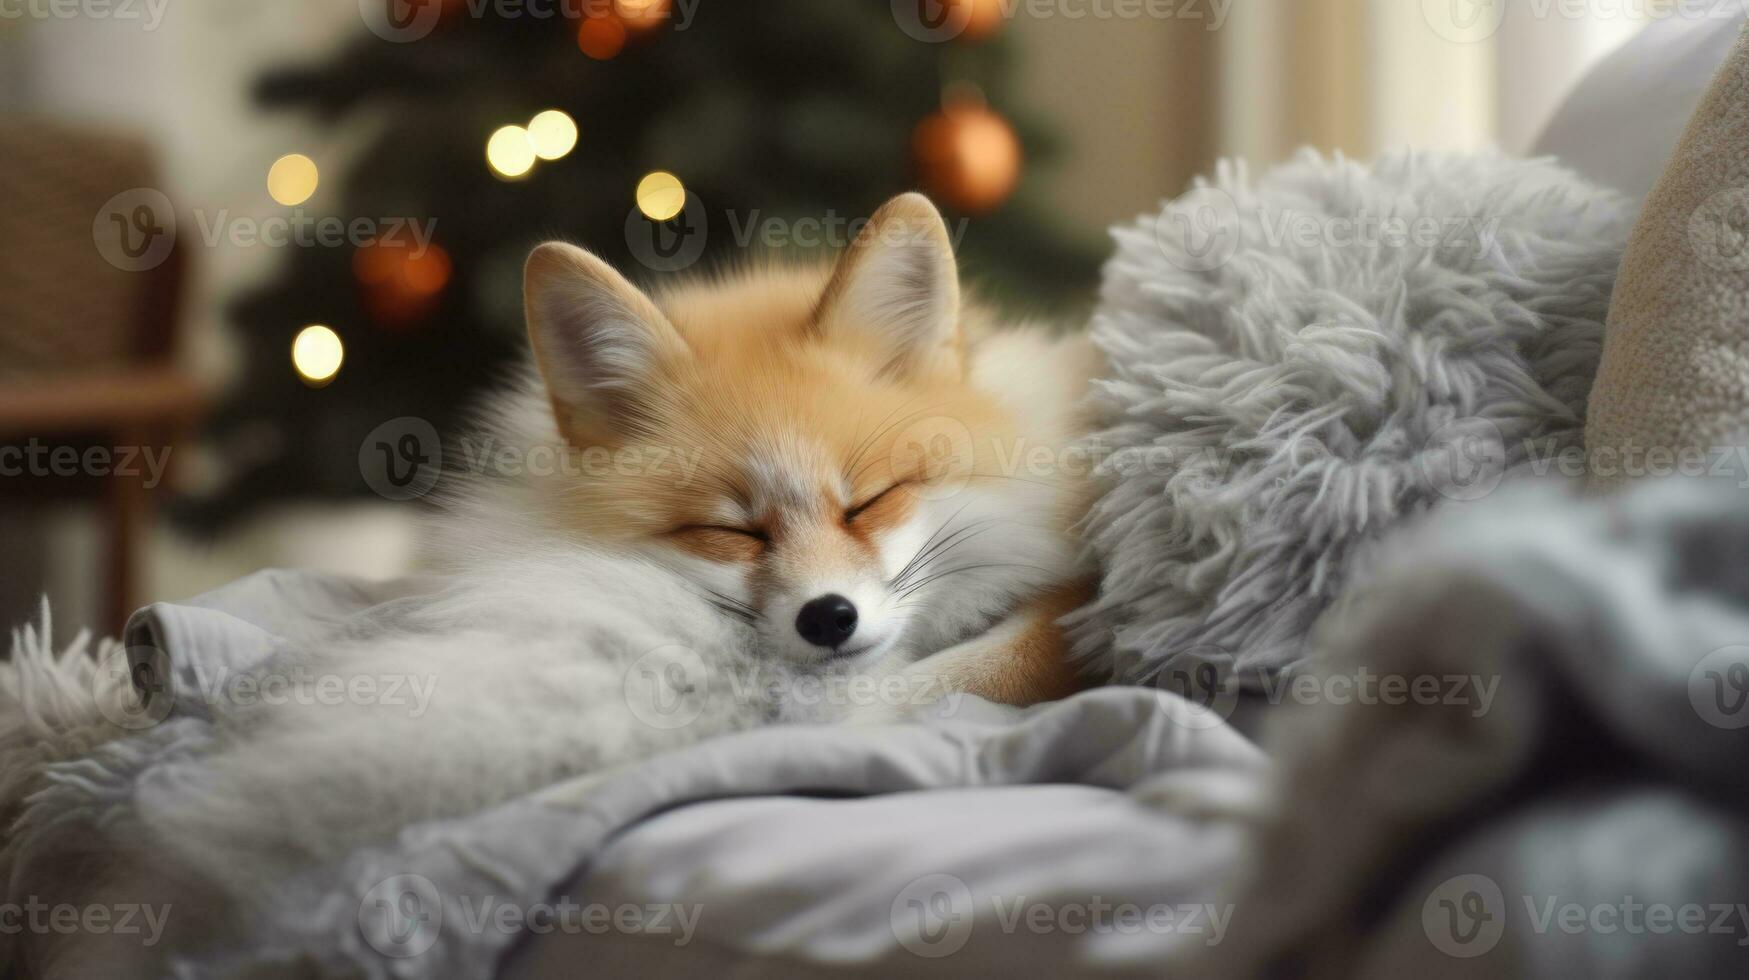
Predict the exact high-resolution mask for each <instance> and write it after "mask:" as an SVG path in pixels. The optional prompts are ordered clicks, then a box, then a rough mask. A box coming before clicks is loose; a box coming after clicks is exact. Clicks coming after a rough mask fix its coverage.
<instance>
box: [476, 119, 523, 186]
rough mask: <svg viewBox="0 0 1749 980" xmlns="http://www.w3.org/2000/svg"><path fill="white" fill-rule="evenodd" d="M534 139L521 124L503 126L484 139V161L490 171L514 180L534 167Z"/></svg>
mask: <svg viewBox="0 0 1749 980" xmlns="http://www.w3.org/2000/svg"><path fill="white" fill-rule="evenodd" d="M534 161H535V150H534V140H533V139H531V138H530V137H529V135H528V130H526V129H523V128H522V127H521V126H505V127H504V128H503V129H500V130H498V131H497V132H495V133H493V134H492V138H491V139H489V140H487V141H486V162H487V163H488V164H490V165H491V167H492V172H493V173H495V174H497V175H498V176H500V177H503V178H504V179H506V180H515V179H517V178H519V177H522V176H525V175H526V174H527V173H528V172H529V171H530V170H533V169H534Z"/></svg>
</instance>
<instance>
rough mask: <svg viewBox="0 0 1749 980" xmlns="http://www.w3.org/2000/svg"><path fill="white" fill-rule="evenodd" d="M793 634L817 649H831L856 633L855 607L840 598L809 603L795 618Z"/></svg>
mask: <svg viewBox="0 0 1749 980" xmlns="http://www.w3.org/2000/svg"><path fill="white" fill-rule="evenodd" d="M796 632H797V633H800V634H802V639H804V640H807V641H808V642H809V643H812V644H813V645H815V646H817V647H835V646H837V645H839V644H840V643H843V642H844V641H845V640H848V639H850V635H851V634H852V633H855V632H856V607H855V606H853V605H851V604H850V600H849V599H846V598H844V597H843V596H841V595H823V596H821V597H819V598H818V599H810V600H808V602H807V604H806V605H804V606H802V611H801V613H800V614H799V615H797V616H796Z"/></svg>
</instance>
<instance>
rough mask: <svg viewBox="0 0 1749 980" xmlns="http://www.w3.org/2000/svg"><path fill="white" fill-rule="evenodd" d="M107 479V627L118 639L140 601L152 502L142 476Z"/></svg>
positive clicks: (105, 624)
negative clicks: (142, 548) (143, 542)
mask: <svg viewBox="0 0 1749 980" xmlns="http://www.w3.org/2000/svg"><path fill="white" fill-rule="evenodd" d="M134 444H136V445H138V444H143V443H139V442H138V441H137V440H136V442H135V443H134ZM108 480H109V484H108V500H107V502H106V509H107V510H108V511H109V515H108V516H109V519H108V521H107V524H108V527H107V530H108V534H109V540H108V542H107V548H106V549H105V550H106V551H107V553H108V562H107V567H106V569H105V576H104V577H105V579H106V582H105V588H104V628H105V629H106V630H108V632H109V635H111V636H114V637H117V638H119V637H120V636H121V634H122V628H123V627H125V626H126V625H127V621H128V617H129V616H131V615H133V612H134V609H135V608H136V604H137V602H138V591H137V589H138V586H137V580H138V567H137V564H138V562H139V552H140V547H139V545H140V536H141V535H142V534H144V533H145V531H146V529H147V528H148V527H149V526H150V521H149V520H148V517H149V515H150V511H151V501H150V500H149V499H148V494H149V493H150V491H148V490H147V489H146V487H145V483H144V477H142V476H139V475H130V476H122V475H120V474H110V476H109V477H108Z"/></svg>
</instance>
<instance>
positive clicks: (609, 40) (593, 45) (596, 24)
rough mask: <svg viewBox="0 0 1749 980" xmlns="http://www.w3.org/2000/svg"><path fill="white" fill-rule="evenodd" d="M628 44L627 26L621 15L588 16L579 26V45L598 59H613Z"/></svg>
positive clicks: (585, 52)
mask: <svg viewBox="0 0 1749 980" xmlns="http://www.w3.org/2000/svg"><path fill="white" fill-rule="evenodd" d="M625 46H626V27H625V24H624V23H623V22H621V21H620V19H619V17H618V16H616V15H613V14H609V15H607V16H605V17H588V18H585V19H584V21H583V26H581V27H579V28H577V47H579V48H582V49H583V53H584V54H586V55H588V56H589V57H591V58H594V59H595V60H596V61H611V60H613V58H614V57H615V56H617V55H618V54H619V53H620V51H621V50H622V49H623V48H624V47H625Z"/></svg>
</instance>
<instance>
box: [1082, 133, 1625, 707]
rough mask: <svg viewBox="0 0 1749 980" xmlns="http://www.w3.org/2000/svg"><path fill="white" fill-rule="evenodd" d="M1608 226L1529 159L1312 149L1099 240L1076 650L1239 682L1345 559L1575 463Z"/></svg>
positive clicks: (1600, 206)
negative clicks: (1521, 477)
mask: <svg viewBox="0 0 1749 980" xmlns="http://www.w3.org/2000/svg"><path fill="white" fill-rule="evenodd" d="M1630 214H1631V207H1630V205H1629V203H1628V202H1627V201H1626V200H1625V199H1623V198H1621V197H1620V196H1619V195H1616V194H1615V193H1613V192H1610V191H1605V190H1602V189H1600V188H1598V187H1596V186H1593V185H1591V184H1589V183H1587V182H1585V181H1584V180H1582V179H1580V178H1578V177H1576V176H1574V175H1572V174H1571V173H1569V172H1567V171H1565V170H1563V169H1561V168H1559V167H1557V166H1556V165H1554V164H1553V163H1552V162H1549V161H1517V160H1510V159H1507V158H1505V157H1502V156H1498V155H1493V154H1481V155H1472V154H1464V155H1420V154H1412V153H1404V154H1398V155H1392V156H1387V157H1385V158H1383V159H1382V160H1380V161H1379V162H1378V163H1376V164H1373V165H1370V166H1369V165H1365V164H1360V163H1356V162H1353V161H1350V160H1345V159H1342V158H1340V157H1338V158H1336V159H1325V158H1323V157H1320V156H1318V155H1316V154H1314V153H1311V152H1309V151H1308V152H1306V153H1305V154H1303V155H1302V156H1300V157H1299V158H1298V159H1297V160H1295V161H1294V162H1292V163H1289V164H1286V165H1284V166H1282V167H1279V168H1277V169H1275V170H1272V171H1271V172H1270V173H1269V174H1268V175H1266V176H1265V177H1264V178H1263V179H1261V180H1259V181H1256V182H1253V181H1252V180H1250V179H1249V177H1248V176H1247V173H1246V170H1245V168H1244V166H1243V165H1240V164H1223V165H1222V166H1221V167H1220V169H1219V171H1218V174H1217V176H1216V178H1215V179H1214V180H1213V181H1212V182H1199V183H1198V184H1197V185H1196V187H1195V188H1194V189H1193V190H1191V191H1190V192H1189V193H1188V194H1186V195H1185V196H1184V197H1182V198H1180V199H1179V200H1177V201H1174V202H1172V203H1170V204H1168V205H1167V206H1166V208H1165V210H1164V211H1163V213H1161V214H1160V215H1159V216H1158V217H1152V218H1145V219H1142V220H1138V221H1137V222H1135V223H1134V224H1131V225H1128V226H1124V227H1120V228H1118V229H1117V230H1116V232H1115V237H1116V239H1117V244H1118V250H1117V254H1116V256H1115V257H1114V258H1113V259H1112V260H1111V261H1110V263H1109V264H1108V265H1107V267H1106V271H1105V283H1104V289H1103V293H1102V299H1101V304H1100V307H1099V309H1098V311H1097V313H1096V315H1095V317H1094V321H1093V335H1094V339H1095V341H1096V343H1097V344H1098V345H1099V346H1100V347H1101V348H1102V349H1103V351H1104V352H1105V353H1106V355H1108V357H1109V358H1110V361H1111V364H1112V371H1111V377H1110V378H1109V379H1108V380H1106V381H1105V382H1103V383H1102V384H1100V385H1099V386H1098V388H1097V394H1096V400H1097V404H1098V409H1099V411H1100V413H1101V423H1100V425H1101V428H1100V430H1099V431H1098V432H1097V434H1096V435H1095V436H1094V438H1093V445H1092V451H1093V452H1094V453H1095V454H1096V456H1097V458H1098V459H1100V460H1101V461H1102V462H1101V470H1102V474H1103V475H1104V476H1105V478H1106V486H1105V489H1104V490H1103V495H1102V496H1101V497H1100V499H1099V500H1098V501H1097V503H1096V504H1095V505H1094V507H1093V509H1092V512H1091V516H1090V518H1089V522H1088V537H1089V541H1090V545H1091V547H1092V549H1093V550H1094V551H1095V552H1096V554H1097V555H1098V557H1099V559H1100V561H1101V563H1102V567H1103V572H1104V580H1103V586H1102V588H1101V592H1100V596H1099V598H1098V600H1097V601H1096V602H1095V603H1094V604H1092V605H1090V606H1088V607H1086V608H1084V609H1083V610H1082V611H1081V612H1080V613H1078V614H1077V615H1076V617H1074V618H1073V619H1072V622H1073V624H1074V626H1075V631H1076V642H1077V647H1078V650H1079V652H1080V653H1081V654H1082V655H1084V656H1087V657H1089V658H1093V659H1095V660H1099V659H1100V658H1106V659H1105V660H1104V661H1103V663H1104V665H1105V666H1107V667H1108V668H1109V673H1110V674H1111V675H1112V676H1113V677H1114V679H1115V680H1117V681H1120V682H1128V683H1148V682H1157V683H1162V684H1165V685H1167V686H1171V685H1172V684H1174V683H1178V682H1181V681H1183V680H1184V679H1185V678H1187V677H1191V676H1193V675H1196V674H1197V672H1198V671H1199V670H1200V669H1202V668H1201V667H1200V665H1203V664H1209V663H1215V664H1219V665H1220V667H1221V669H1222V670H1235V671H1237V673H1238V675H1239V676H1240V677H1241V678H1242V679H1244V680H1246V681H1254V680H1256V679H1257V677H1258V676H1259V674H1260V673H1261V672H1267V671H1272V670H1275V669H1278V668H1281V667H1283V666H1286V665H1288V664H1291V663H1292V662H1294V661H1295V660H1296V659H1298V658H1300V657H1301V656H1302V653H1303V646H1304V640H1305V636H1306V634H1307V632H1308V630H1309V628H1310V627H1311V625H1312V623H1313V621H1314V620H1315V619H1316V618H1317V617H1318V615H1319V613H1320V612H1322V611H1323V610H1324V608H1325V607H1326V605H1327V604H1328V603H1329V602H1330V600H1331V599H1332V597H1334V596H1335V595H1336V594H1337V592H1338V591H1339V590H1340V589H1341V588H1342V585H1343V582H1344V579H1345V577H1346V569H1347V565H1348V563H1349V560H1350V557H1351V556H1352V555H1353V554H1354V553H1355V551H1356V549H1357V548H1359V547H1360V546H1361V545H1363V544H1364V543H1366V542H1368V541H1370V540H1373V539H1375V538H1376V537H1377V536H1378V535H1379V534H1380V533H1382V532H1384V531H1386V530H1388V529H1389V528H1391V527H1392V526H1393V525H1395V524H1397V523H1398V522H1399V521H1401V520H1402V519H1403V518H1404V517H1405V516H1407V515H1410V514H1412V513H1415V512H1418V511H1421V510H1424V509H1426V508H1428V507H1429V506H1431V505H1433V504H1435V503H1437V502H1439V501H1440V500H1442V499H1474V498H1476V497H1479V496H1482V495H1485V494H1486V493H1488V492H1490V491H1491V490H1492V488H1493V487H1494V486H1495V485H1497V484H1498V482H1499V481H1500V479H1501V477H1502V475H1503V473H1504V472H1505V471H1507V470H1510V469H1513V468H1515V467H1519V466H1521V465H1524V464H1527V463H1530V464H1537V463H1539V461H1540V462H1543V463H1546V462H1547V461H1548V460H1550V459H1551V458H1552V457H1553V456H1554V455H1556V454H1559V453H1560V452H1561V451H1562V450H1564V449H1567V448H1569V447H1576V446H1578V445H1579V443H1580V439H1581V433H1582V430H1583V427H1584V421H1585V420H1584V410H1585V401H1586V396H1587V393H1588V391H1589V390H1590V387H1591V381H1592V378H1593V377H1594V376H1595V374H1596V371H1597V361H1598V354H1599V350H1600V347H1601V344H1602V340H1603V323H1604V319H1605V316H1606V314H1607V312H1608V306H1609V295H1610V290H1611V286H1612V285H1613V283H1614V279H1615V270H1616V266H1617V264H1618V262H1619V261H1620V258H1621V253H1622V249H1623V243H1624V240H1625V236H1626V233H1627V230H1628V220H1629V217H1630ZM1169 666H1171V667H1172V669H1171V670H1166V668H1168V667H1169ZM1180 668H1183V669H1182V670H1181V669H1180ZM1163 671H1166V672H1165V673H1164V674H1163V673H1162V672H1163Z"/></svg>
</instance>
